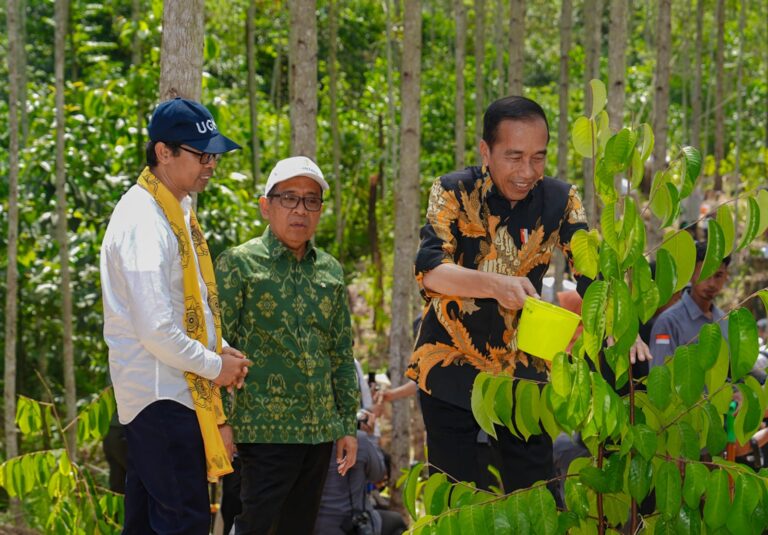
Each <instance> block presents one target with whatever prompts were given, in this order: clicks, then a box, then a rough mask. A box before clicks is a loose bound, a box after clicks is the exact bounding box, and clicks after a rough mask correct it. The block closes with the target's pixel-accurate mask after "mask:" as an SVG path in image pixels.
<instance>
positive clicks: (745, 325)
mask: <svg viewBox="0 0 768 535" xmlns="http://www.w3.org/2000/svg"><path fill="white" fill-rule="evenodd" d="M728 345H729V347H730V350H731V379H733V380H734V381H738V380H739V379H741V378H742V377H744V376H745V375H746V374H748V373H749V371H750V370H751V369H752V366H754V365H755V361H756V360H757V353H758V350H759V349H760V348H759V345H758V340H757V323H756V322H755V318H754V316H753V315H752V312H750V311H749V310H747V309H746V308H744V307H740V308H738V309H737V310H735V311H733V312H731V314H730V316H729V317H728Z"/></svg>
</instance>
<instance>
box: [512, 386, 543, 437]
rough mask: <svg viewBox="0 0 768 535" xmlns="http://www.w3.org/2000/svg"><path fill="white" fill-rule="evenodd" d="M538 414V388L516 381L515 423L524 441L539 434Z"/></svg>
mask: <svg viewBox="0 0 768 535" xmlns="http://www.w3.org/2000/svg"><path fill="white" fill-rule="evenodd" d="M539 413H540V410H539V387H538V386H537V385H536V384H534V383H531V382H529V381H525V380H519V381H517V388H516V391H515V422H516V423H517V428H518V429H519V430H520V432H521V433H522V434H523V438H525V440H528V437H530V436H531V435H538V434H541V428H540V427H539Z"/></svg>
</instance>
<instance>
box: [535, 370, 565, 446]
mask: <svg viewBox="0 0 768 535" xmlns="http://www.w3.org/2000/svg"><path fill="white" fill-rule="evenodd" d="M550 389H552V385H550V384H546V385H544V389H543V390H542V391H541V405H540V407H541V414H539V418H541V426H542V427H543V428H544V431H546V432H547V434H548V435H549V436H550V438H552V440H553V441H554V440H555V439H556V438H557V437H558V436H559V435H560V433H561V432H562V429H560V426H559V425H558V424H557V421H556V420H555V415H554V409H553V408H552V406H551V404H550V403H549V399H550V393H549V390H550Z"/></svg>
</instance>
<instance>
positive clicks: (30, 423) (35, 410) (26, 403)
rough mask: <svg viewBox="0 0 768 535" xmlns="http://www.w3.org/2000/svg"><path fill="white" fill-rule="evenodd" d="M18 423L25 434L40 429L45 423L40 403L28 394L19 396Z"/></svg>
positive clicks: (17, 407) (17, 405) (17, 406)
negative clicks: (27, 395)
mask: <svg viewBox="0 0 768 535" xmlns="http://www.w3.org/2000/svg"><path fill="white" fill-rule="evenodd" d="M16 424H17V425H18V426H19V430H20V431H21V432H22V433H23V434H25V435H28V434H30V433H36V432H37V431H40V429H41V428H42V425H43V411H42V409H41V407H40V403H38V402H37V401H35V400H34V399H30V398H28V397H26V396H19V399H18V402H17V403H16Z"/></svg>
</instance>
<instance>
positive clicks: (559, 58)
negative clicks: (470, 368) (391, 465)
mask: <svg viewBox="0 0 768 535" xmlns="http://www.w3.org/2000/svg"><path fill="white" fill-rule="evenodd" d="M164 4H165V6H164ZM164 8H165V9H164ZM170 8H173V9H170ZM766 13H768V0H743V1H734V0H675V1H672V0H661V1H658V2H657V1H651V0H633V1H630V0H575V1H570V0H564V1H562V2H558V1H549V0H541V1H537V2H528V3H527V5H526V2H525V1H524V0H474V1H469V0H467V1H463V0H453V1H450V0H431V1H424V2H418V1H415V0H406V1H405V2H400V1H399V0H379V1H369V0H349V1H336V2H333V1H324V0H319V1H317V2H315V1H308V0H294V1H292V2H290V3H280V2H271V1H250V2H249V1H246V0H240V1H238V0H232V1H219V2H215V3H214V2H208V3H206V4H204V2H203V1H202V0H189V1H186V2H181V1H169V0H166V1H165V2H162V1H160V0H151V1H150V0H105V1H103V2H99V3H95V2H87V1H78V0H70V1H69V2H64V1H62V0H57V1H53V0H8V2H7V3H6V4H4V5H2V6H0V16H2V17H3V19H4V21H5V22H6V24H5V25H4V27H7V28H8V31H7V32H4V33H2V35H0V56H2V62H1V63H0V79H3V80H9V82H10V83H8V84H4V85H3V86H2V87H0V94H2V98H1V99H0V121H1V122H2V124H5V125H8V127H7V128H5V129H3V130H2V131H0V140H2V147H3V149H4V151H6V150H7V154H8V157H3V158H0V175H2V177H3V180H2V182H0V198H2V201H3V203H2V206H0V228H2V229H3V233H2V236H3V238H2V239H3V240H4V243H3V247H2V248H0V269H1V270H2V281H0V295H2V299H3V302H4V303H5V304H6V308H5V313H4V314H3V315H2V316H1V317H0V323H2V324H3V331H2V332H3V334H2V335H1V336H3V343H4V348H5V358H4V370H5V373H4V383H3V388H4V392H5V397H4V409H5V410H4V413H5V419H4V422H5V428H6V432H5V434H4V442H3V448H2V452H3V454H4V458H8V457H11V456H13V455H15V454H17V453H19V452H22V453H23V452H25V451H32V450H35V449H40V448H51V447H53V448H56V447H60V446H61V444H62V439H63V437H62V436H60V434H57V432H56V431H55V430H54V431H52V432H50V433H49V432H39V433H31V434H27V435H25V436H23V437H22V436H20V435H19V433H18V432H17V428H16V424H15V422H14V416H15V415H16V405H15V403H16V401H15V400H16V396H17V395H21V396H25V397H28V398H31V399H38V400H45V401H46V402H47V403H50V404H52V406H55V407H58V408H59V413H60V414H62V415H63V414H68V415H69V416H70V417H73V416H74V414H75V412H76V410H77V407H81V408H82V407H84V406H86V405H87V404H88V403H89V402H91V401H93V400H94V399H95V398H96V397H97V396H98V395H99V393H101V392H102V391H103V389H104V388H105V387H106V386H107V385H108V383H109V378H108V369H107V350H106V346H105V344H104V341H103V338H102V316H101V314H102V310H101V300H100V287H99V272H98V255H99V245H100V243H101V238H102V234H103V231H104V229H105V228H106V223H107V221H108V218H109V215H110V213H111V211H112V208H113V206H114V204H115V203H116V202H117V200H118V199H119V197H120V196H121V195H122V194H123V193H124V192H125V191H126V190H127V189H128V188H129V187H130V186H131V185H132V183H133V182H134V181H135V179H136V176H137V175H138V172H139V171H140V169H141V167H142V166H143V164H144V144H145V143H146V140H147V138H146V126H147V122H148V119H149V114H150V113H151V110H152V109H153V108H154V106H155V105H156V104H157V102H158V97H159V95H161V94H162V93H163V91H162V86H163V81H162V79H161V78H162V77H161V60H162V58H161V49H162V48H163V47H164V46H165V45H164V43H163V40H164V38H165V36H166V35H168V33H169V32H170V30H171V29H174V31H178V32H180V33H181V34H182V35H184V34H185V33H186V34H188V35H187V37H188V38H189V39H191V41H190V42H193V43H196V42H199V43H200V46H199V47H197V48H196V49H195V50H192V55H193V57H194V56H199V60H200V61H199V62H197V63H195V62H178V64H177V65H176V67H175V68H176V70H177V71H180V72H179V73H178V74H179V76H182V75H184V74H189V71H192V75H195V74H198V75H199V80H200V81H199V87H198V89H197V91H198V92H197V93H195V94H192V95H185V96H194V97H195V98H199V99H200V100H201V101H202V102H203V103H205V104H206V105H208V106H209V108H210V109H211V110H212V112H213V113H214V116H215V118H216V121H217V123H218V125H219V127H220V129H221V130H222V131H223V132H225V133H226V134H227V135H228V136H229V137H231V138H232V139H234V140H236V141H238V142H239V143H241V144H242V145H243V147H244V149H243V150H242V151H238V152H236V153H232V154H229V155H227V156H226V157H225V158H224V159H223V160H222V161H221V163H220V164H219V166H218V169H217V171H216V176H215V179H214V180H213V181H212V182H211V184H210V185H209V187H208V189H207V190H206V191H205V192H204V193H203V194H201V195H199V196H198V199H197V202H198V216H199V218H200V220H201V225H202V227H203V229H205V231H206V233H207V234H206V237H207V239H208V243H209V245H210V247H211V249H212V252H213V254H214V256H216V255H218V253H220V252H221V251H223V250H224V249H226V248H227V247H230V246H232V245H235V244H238V243H241V242H243V241H246V240H248V239H250V238H252V237H254V236H258V235H260V234H261V232H262V231H263V229H264V222H263V221H262V220H261V218H260V215H259V213H258V209H257V202H256V200H257V198H258V195H259V194H260V193H262V189H263V185H264V183H265V182H266V176H267V174H268V172H269V170H270V169H271V167H272V165H273V164H274V163H275V162H276V161H277V160H278V159H280V158H284V157H287V156H289V155H291V154H295V153H304V154H307V155H310V156H313V157H315V158H316V159H317V161H318V163H319V164H320V167H321V169H323V170H324V172H325V173H326V176H327V177H328V178H329V179H330V180H329V181H330V182H331V183H332V191H331V194H330V196H329V198H328V199H327V202H326V205H325V208H324V213H323V217H322V218H321V223H320V227H319V228H318V233H317V243H318V245H319V246H320V247H322V248H324V249H326V250H327V251H329V252H331V253H332V254H334V255H335V256H336V257H337V258H339V259H340V260H341V261H342V263H343V264H344V268H345V273H346V276H347V280H348V283H349V286H350V295H351V303H352V307H353V321H354V326H355V332H356V344H355V355H356V357H357V358H358V359H360V360H361V361H362V362H363V363H364V366H365V367H366V368H367V369H369V370H371V371H383V370H385V369H390V371H391V373H392V381H393V384H395V385H396V384H399V383H400V382H401V381H402V378H401V375H402V370H403V369H404V365H405V362H406V361H407V358H408V356H409V349H410V345H411V343H412V339H411V334H410V333H411V329H410V324H411V320H412V319H413V318H414V317H415V314H416V313H417V312H418V309H419V307H420V302H419V300H418V296H417V294H416V292H415V285H414V284H413V281H412V277H411V259H412V256H413V253H414V252H415V247H416V245H417V242H418V234H417V233H418V227H419V226H420V224H421V221H422V220H423V214H424V209H425V207H426V200H427V192H428V188H429V186H430V184H431V182H432V180H433V179H434V178H435V177H436V176H439V175H440V174H443V173H446V172H449V171H451V170H453V169H456V168H459V167H463V166H464V165H472V164H475V163H477V161H478V156H477V142H478V139H479V136H480V129H481V124H480V122H481V115H482V112H483V110H484V109H485V107H486V106H487V105H488V104H489V103H490V102H491V101H492V100H493V99H495V98H498V97H500V96H504V95H507V94H511V93H522V94H524V95H526V96H529V97H531V98H533V99H535V100H537V101H539V102H540V103H541V104H542V105H543V107H544V109H545V110H546V111H547V113H548V116H549V120H550V130H551V134H552V141H551V143H550V151H549V153H548V166H547V170H548V171H547V174H550V175H554V176H559V177H561V178H563V179H564V180H567V181H569V182H572V183H575V184H577V185H579V186H580V188H581V190H582V193H583V196H584V198H585V203H586V206H587V208H588V210H589V212H590V219H591V221H593V222H596V221H597V218H598V214H597V209H596V206H595V201H594V186H593V184H592V183H591V181H590V180H586V181H585V180H584V178H583V177H584V176H591V172H590V170H589V168H588V166H589V164H588V161H582V159H581V157H580V156H578V155H577V154H576V152H575V151H574V150H573V148H572V147H571V145H570V142H569V138H570V129H571V126H572V122H573V121H574V120H575V118H576V117H578V116H579V114H580V113H581V111H582V110H584V109H585V108H588V106H587V102H585V99H587V98H588V91H585V87H586V86H587V84H588V82H589V80H590V79H592V78H602V79H603V80H604V81H606V82H607V85H608V102H609V103H608V111H609V115H610V117H611V124H612V127H613V128H614V130H617V129H618V128H619V126H618V125H621V124H623V123H624V122H632V123H633V124H639V123H643V122H648V123H649V124H651V125H652V126H653V129H654V132H655V134H656V146H655V150H654V158H653V161H652V164H651V168H649V169H648V170H647V175H648V181H647V182H648V183H647V184H646V191H647V188H648V187H650V177H652V176H653V172H654V171H655V170H657V169H658V168H660V167H661V166H663V163H664V161H665V160H666V159H667V156H668V154H670V153H673V152H675V150H676V149H677V148H679V147H680V146H681V145H686V144H690V145H693V146H696V147H699V148H700V149H701V151H702V153H703V156H704V162H705V163H704V168H703V175H704V176H703V178H702V179H701V180H700V185H701V190H700V191H698V192H697V193H696V194H694V195H693V196H692V197H691V198H692V201H691V202H690V203H689V206H688V209H687V210H686V212H685V213H684V214H681V216H680V221H681V222H683V221H685V222H690V221H693V220H695V219H697V218H698V217H699V215H700V212H699V210H700V205H701V203H702V202H708V201H707V200H705V199H704V194H703V193H702V192H703V191H708V192H712V191H714V192H721V193H716V195H721V196H724V197H726V198H727V197H730V196H734V195H736V194H738V193H739V192H742V191H750V190H753V189H754V188H756V187H757V186H760V185H763V184H765V183H766V176H768V167H767V163H766V162H767V160H768V18H766V16H765V14H766ZM195 16H199V18H200V19H201V20H202V21H203V22H202V24H203V26H202V28H203V31H202V32H200V31H195V27H193V26H192V25H190V20H191V19H190V17H192V18H194V17H195ZM63 21H66V25H67V26H68V31H66V32H64V33H62V32H61V29H62V27H63ZM14 28H16V30H14ZM17 31H18V33H16V32H17ZM56 39H59V41H56ZM196 39H199V41H197V40H196ZM312 57H314V58H315V63H313V62H312ZM57 60H58V61H59V65H60V67H59V69H58V70H57V69H56V68H55V64H56V61H57ZM307 61H309V62H308V63H302V62H307ZM12 71H13V72H12ZM14 72H15V73H18V76H11V75H12V74H13V73H14ZM57 74H58V75H59V76H58V79H57V76H56V75H57ZM16 80H18V85H16V84H14V81H16ZM57 84H59V87H61V88H63V90H57ZM313 84H314V87H313ZM193 93H194V91H193ZM58 99H60V100H58ZM11 103H15V104H16V105H15V106H11ZM57 112H59V113H60V115H59V117H58V118H57V115H56V114H57ZM57 125H58V126H59V127H60V128H58V129H57ZM299 125H300V126H299ZM613 125H616V126H613ZM57 132H58V133H57ZM14 138H15V140H14ZM57 141H58V145H57ZM57 146H58V147H60V149H61V152H60V155H59V156H60V157H59V159H58V161H57V152H58V151H57ZM6 177H7V178H6ZM16 181H17V183H18V191H16V189H15V183H16ZM708 195H711V194H708ZM709 202H712V201H709ZM14 209H17V210H18V219H17V220H16V219H15V217H14ZM62 223H63V224H62ZM16 226H17V227H16ZM57 227H58V230H57ZM15 228H17V229H18V234H15V233H14V229H15ZM6 239H7V241H6ZM62 243H64V244H65V247H61V244H62ZM758 252H759V251H758V250H756V249H753V250H751V251H749V250H747V252H746V253H744V254H745V255H750V254H752V255H756V254H757V253H758ZM63 253H65V254H63ZM62 258H65V260H64V262H63V261H62ZM741 260H742V262H737V263H735V268H734V273H733V275H734V276H735V280H734V281H733V282H732V283H731V286H732V287H735V288H736V291H735V293H738V288H739V287H740V286H744V285H749V284H751V282H750V273H749V269H748V266H749V265H751V264H750V263H749V262H747V261H746V260H747V258H746V256H745V257H743V258H741ZM10 265H15V266H17V269H18V272H17V273H16V272H15V271H14V270H13V269H8V267H9V266H10ZM63 265H65V269H62V266H63ZM13 277H17V278H16V279H15V281H12V280H11V279H12V278H13ZM9 287H10V288H13V289H15V291H12V292H11V293H10V294H9V292H8V288H9ZM8 318H14V319H15V321H10V322H9V321H8ZM41 378H44V381H42V380H41ZM394 412H395V414H394V415H393V435H392V436H393V443H392V447H393V453H394V454H395V466H396V467H402V466H407V464H408V462H409V460H410V458H411V457H412V456H413V455H414V454H416V455H418V454H419V452H414V451H411V450H410V449H409V448H408V444H409V441H408V440H407V437H408V436H409V433H410V431H409V427H410V426H409V421H410V420H411V415H410V414H409V413H410V411H409V407H408V406H407V405H406V404H400V405H396V406H395V410H394ZM46 429H47V428H46ZM73 429H74V426H73ZM72 436H74V435H72ZM403 438H406V440H402V439H403ZM74 450H75V448H73V452H72V453H71V456H72V457H78V456H79V457H80V458H81V460H82V461H83V463H85V464H89V463H90V464H91V465H93V466H94V467H95V468H96V472H95V473H96V475H97V480H98V481H97V482H98V483H99V484H101V485H103V484H105V481H106V476H105V474H104V473H103V470H99V469H100V468H103V467H104V463H103V460H102V459H101V457H102V456H101V451H100V450H99V448H98V442H97V441H95V440H91V441H87V440H86V441H84V442H81V443H80V444H79V445H78V447H77V451H74Z"/></svg>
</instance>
